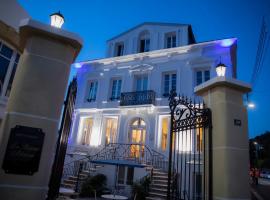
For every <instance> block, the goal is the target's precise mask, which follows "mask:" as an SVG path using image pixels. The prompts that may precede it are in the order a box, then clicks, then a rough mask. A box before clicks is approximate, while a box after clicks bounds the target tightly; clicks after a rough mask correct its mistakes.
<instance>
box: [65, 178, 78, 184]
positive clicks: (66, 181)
mask: <svg viewBox="0 0 270 200" xmlns="http://www.w3.org/2000/svg"><path fill="white" fill-rule="evenodd" d="M64 183H67V184H76V183H77V180H72V179H65V180H64Z"/></svg>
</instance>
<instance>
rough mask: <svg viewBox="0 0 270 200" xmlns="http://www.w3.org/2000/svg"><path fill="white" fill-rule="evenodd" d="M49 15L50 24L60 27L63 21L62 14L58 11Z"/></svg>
mask: <svg viewBox="0 0 270 200" xmlns="http://www.w3.org/2000/svg"><path fill="white" fill-rule="evenodd" d="M50 17H51V26H54V27H56V28H61V27H62V25H63V24H64V22H65V18H64V16H63V15H62V14H61V13H60V11H59V12H56V13H53V14H51V15H50Z"/></svg>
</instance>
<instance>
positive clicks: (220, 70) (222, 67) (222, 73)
mask: <svg viewBox="0 0 270 200" xmlns="http://www.w3.org/2000/svg"><path fill="white" fill-rule="evenodd" d="M216 72H217V75H218V76H219V77H220V76H225V73H226V65H224V64H223V63H221V62H219V64H218V65H217V66H216Z"/></svg>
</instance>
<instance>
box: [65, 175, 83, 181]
mask: <svg viewBox="0 0 270 200" xmlns="http://www.w3.org/2000/svg"><path fill="white" fill-rule="evenodd" d="M86 178H87V177H84V176H83V177H81V176H80V177H79V180H80V181H83V180H85V179H86ZM68 179H69V180H74V181H77V179H78V177H77V176H69V177H68Z"/></svg>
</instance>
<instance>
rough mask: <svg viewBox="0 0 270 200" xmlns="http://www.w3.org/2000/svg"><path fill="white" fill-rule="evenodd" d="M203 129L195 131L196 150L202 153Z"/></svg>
mask: <svg viewBox="0 0 270 200" xmlns="http://www.w3.org/2000/svg"><path fill="white" fill-rule="evenodd" d="M202 140H203V128H197V129H196V150H197V151H200V152H202V148H203V147H202Z"/></svg>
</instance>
